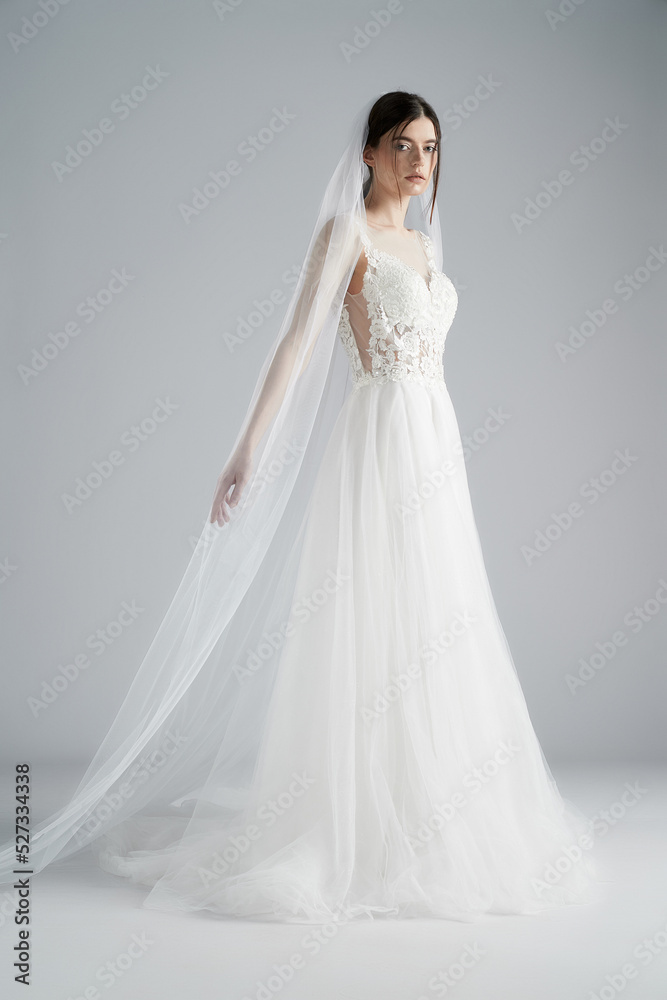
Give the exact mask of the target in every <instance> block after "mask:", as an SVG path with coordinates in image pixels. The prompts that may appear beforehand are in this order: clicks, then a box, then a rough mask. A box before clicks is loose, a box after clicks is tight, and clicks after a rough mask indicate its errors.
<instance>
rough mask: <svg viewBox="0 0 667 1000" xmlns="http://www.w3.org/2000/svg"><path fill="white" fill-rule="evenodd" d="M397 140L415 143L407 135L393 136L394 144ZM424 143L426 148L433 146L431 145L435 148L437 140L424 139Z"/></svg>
mask: <svg viewBox="0 0 667 1000" xmlns="http://www.w3.org/2000/svg"><path fill="white" fill-rule="evenodd" d="M398 139H407V141H408V142H414V141H415V140H414V139H411V138H410V136H409V135H395V136H394V142H397V141H398ZM424 143H425V145H427V146H433V145H436V146H437V144H438V140H437V139H435V138H433V139H424Z"/></svg>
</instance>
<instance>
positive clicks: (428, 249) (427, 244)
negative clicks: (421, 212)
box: [415, 229, 435, 270]
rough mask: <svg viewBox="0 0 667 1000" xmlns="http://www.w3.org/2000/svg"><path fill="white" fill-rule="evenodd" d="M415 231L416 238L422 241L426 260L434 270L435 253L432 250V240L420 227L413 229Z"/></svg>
mask: <svg viewBox="0 0 667 1000" xmlns="http://www.w3.org/2000/svg"><path fill="white" fill-rule="evenodd" d="M415 232H416V233H417V238H418V239H420V240H421V241H422V246H423V247H424V253H425V254H426V259H427V261H428V262H429V264H430V266H431V268H432V269H433V270H435V254H434V252H433V242H432V240H431V237H430V236H427V235H426V233H422V231H421V229H415Z"/></svg>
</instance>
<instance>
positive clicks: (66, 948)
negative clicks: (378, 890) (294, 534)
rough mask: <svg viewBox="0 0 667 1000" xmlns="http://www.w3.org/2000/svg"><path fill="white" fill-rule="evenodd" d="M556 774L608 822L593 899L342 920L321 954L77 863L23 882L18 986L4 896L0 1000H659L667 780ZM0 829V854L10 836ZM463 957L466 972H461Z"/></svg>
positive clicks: (595, 770) (664, 958) (641, 773)
mask: <svg viewBox="0 0 667 1000" xmlns="http://www.w3.org/2000/svg"><path fill="white" fill-rule="evenodd" d="M36 770H37V771H40V772H41V774H42V779H41V780H42V787H41V790H40V789H39V780H38V782H37V784H38V791H41V795H40V799H41V802H42V804H43V806H44V808H45V809H47V810H48V809H50V808H52V805H51V802H50V801H48V799H49V795H48V794H47V790H49V791H50V795H51V796H52V797H53V803H55V802H59V801H61V798H62V793H61V795H57V794H56V789H57V787H58V786H57V785H56V784H54V782H53V781H52V779H51V778H49V780H48V781H47V780H46V772H45V771H44V770H42V769H36ZM552 770H553V772H554V775H555V777H556V780H557V782H558V785H559V788H560V789H561V792H562V793H563V795H564V796H565V797H566V798H568V799H570V800H571V801H573V802H575V803H576V804H577V805H578V806H579V807H580V808H581V809H582V810H583V811H584V812H585V813H586V814H587V815H588V816H591V817H592V816H593V815H594V814H599V813H600V812H601V811H603V810H609V809H610V810H611V812H612V816H611V822H612V824H613V825H612V826H611V827H610V828H609V830H608V832H606V833H603V834H601V835H599V836H598V837H597V839H596V844H595V853H596V857H597V858H598V859H599V863H600V866H601V868H603V871H604V876H605V877H606V878H608V879H609V881H608V882H605V883H604V884H602V885H600V886H599V889H598V895H599V901H598V902H595V903H590V904H586V905H584V906H568V907H565V908H563V909H561V910H560V911H558V912H551V913H543V914H540V915H538V916H534V917H517V916H511V917H491V918H488V919H487V920H485V921H484V922H482V923H476V924H464V923H458V922H455V921H449V920H400V921H399V920H382V921H363V922H357V921H354V922H352V923H349V924H346V925H342V926H340V927H338V928H334V929H333V931H332V934H331V936H330V937H326V936H324V935H321V943H318V941H317V937H316V935H317V934H318V929H317V928H315V927H310V926H306V925H295V924H291V925H279V924H275V923H265V922H255V921H230V920H226V919H221V918H217V917H215V916H213V915H211V914H207V915H203V914H196V915H192V914H182V915H181V914H178V915H171V914H166V913H160V912H158V911H155V910H146V909H143V908H142V906H141V901H142V898H143V897H144V895H145V890H143V889H140V888H137V887H134V886H131V885H129V884H128V883H126V882H125V881H124V880H121V879H116V878H114V877H113V876H111V875H107V874H106V873H105V872H103V871H101V870H99V869H97V868H95V867H93V865H92V864H91V862H90V860H89V859H88V858H87V857H86V856H84V855H83V854H81V855H78V856H75V857H73V858H70V859H68V860H67V861H66V862H65V863H64V864H62V865H60V866H58V867H56V866H52V867H51V868H50V869H47V870H46V871H45V872H43V873H41V874H40V875H38V876H37V877H36V878H35V879H34V881H33V886H32V924H31V929H32V974H31V986H30V987H29V988H28V989H26V988H25V987H23V986H18V985H15V984H14V982H13V976H14V970H13V968H12V963H13V962H14V957H13V951H12V949H13V947H14V945H15V944H16V943H17V940H18V936H17V935H18V928H17V927H16V926H15V924H14V922H13V910H14V906H15V901H14V897H13V896H12V895H8V894H7V887H0V925H1V926H0V996H2V997H3V1000H4V998H7V1000H12V998H14V997H19V996H20V997H28V998H29V1000H100V998H103V997H109V998H110V1000H152V998H159V1000H272V998H273V997H277V996H278V997H281V998H286V1000H433V998H436V997H443V996H444V997H454V998H456V1000H598V998H599V1000H614V998H615V997H617V996H622V997H623V1000H667V850H666V848H667V769H662V770H660V769H658V768H657V767H656V766H655V765H650V764H646V765H644V764H634V765H626V766H618V767H613V768H610V767H587V768H586V769H576V770H575V769H571V768H569V769H565V768H559V767H556V766H554V765H552ZM626 782H627V783H630V784H631V785H636V787H637V788H638V789H639V798H638V800H637V801H636V803H635V804H634V805H632V806H622V805H619V804H618V803H620V802H621V796H622V794H623V792H624V788H625V785H626ZM64 784H65V785H68V786H69V782H68V781H67V780H65V781H64ZM8 787H9V786H8V784H7V779H5V780H4V781H3V782H2V785H1V788H0V791H2V793H3V794H2V801H3V803H7V802H8V801H9V795H8ZM6 790H7V794H4V793H5V791H6ZM630 798H631V796H629V795H628V796H626V802H627V801H628V800H629V799H630ZM2 830H3V833H4V834H5V836H3V838H2V839H3V841H4V840H6V839H7V836H8V827H7V825H6V823H3V826H2ZM466 949H467V955H468V956H469V958H468V960H467V966H468V967H466V966H465V965H459V964H458V961H459V958H460V957H461V956H462V954H463V953H464V952H465V951H466ZM294 955H300V956H301V962H300V963H299V961H298V959H297V961H296V962H295V964H296V965H299V964H300V966H301V967H299V968H297V969H296V971H293V972H292V975H291V978H290V979H289V981H288V982H285V976H282V977H281V976H280V974H279V971H280V969H282V970H283V971H285V969H286V967H287V966H288V964H289V962H290V958H292V956H294ZM274 966H277V967H278V971H276V968H274ZM463 970H465V971H463ZM441 973H442V975H440V974H441ZM462 973H463V974H462ZM461 974H462V978H461ZM272 977H273V978H272ZM447 979H449V982H450V984H451V985H449V986H448V985H447Z"/></svg>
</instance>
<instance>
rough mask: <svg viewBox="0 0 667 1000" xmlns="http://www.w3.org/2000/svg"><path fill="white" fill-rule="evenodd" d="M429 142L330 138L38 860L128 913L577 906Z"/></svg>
mask: <svg viewBox="0 0 667 1000" xmlns="http://www.w3.org/2000/svg"><path fill="white" fill-rule="evenodd" d="M440 142H441V131H440V125H439V122H438V118H437V116H436V114H435V111H434V110H433V108H432V107H431V106H430V105H429V104H428V103H427V102H426V101H425V100H424V99H423V98H422V97H420V96H419V95H417V94H411V93H406V92H403V91H396V92H391V93H386V94H384V95H382V96H381V97H380V98H379V99H378V100H377V101H375V102H373V105H372V107H371V108H370V109H368V108H367V109H364V112H363V114H362V115H361V116H359V117H358V119H357V122H356V125H355V131H354V135H353V138H352V141H351V142H350V144H349V145H348V147H347V150H346V151H345V153H344V155H343V157H342V158H341V161H340V162H339V164H338V167H337V168H336V171H335V172H334V175H333V177H332V180H331V182H330V184H329V186H328V188H327V194H326V196H325V200H324V202H323V204H322V208H321V211H320V216H319V218H318V222H317V225H316V227H315V231H314V235H313V238H312V240H311V244H310V246H309V252H308V255H307V259H306V264H305V266H304V268H303V270H302V273H301V276H300V279H299V283H298V285H297V288H296V291H295V293H294V296H293V299H292V301H291V303H290V306H289V308H288V310H287V314H286V316H285V319H284V322H283V324H282V326H281V329H280V332H279V335H278V338H277V340H276V342H275V344H274V347H273V350H272V352H271V353H270V355H269V357H268V358H267V360H266V362H265V365H264V367H263V370H262V372H261V374H260V378H259V381H258V383H257V387H256V389H255V392H254V394H253V398H252V400H251V403H250V407H249V409H248V412H247V414H246V418H245V421H244V423H243V426H242V427H241V430H240V431H239V434H238V437H237V441H236V444H235V446H234V448H233V450H232V454H231V456H230V458H229V459H228V461H227V463H226V465H225V467H224V469H223V472H222V474H221V476H220V478H219V480H218V484H217V488H216V492H215V497H214V500H213V504H212V507H211V510H210V513H209V515H208V519H209V522H210V523H209V525H208V526H207V528H206V529H205V530H204V532H203V533H202V539H201V541H200V545H199V546H198V550H197V552H196V553H195V555H194V557H193V561H192V563H191V565H190V567H188V571H187V573H186V576H185V578H184V580H183V582H182V584H181V587H180V589H179V591H178V593H177V595H176V597H175V598H174V602H173V603H172V606H171V608H170V609H169V612H168V613H167V616H166V618H165V621H164V622H163V624H162V626H161V628H160V630H159V631H158V635H157V636H156V639H155V641H154V643H153V645H152V647H151V650H149V653H148V654H147V657H146V660H145V661H144V663H143V664H142V667H141V670H140V672H139V674H138V675H137V679H136V680H135V683H134V684H133V687H132V688H131V690H130V692H129V694H128V696H127V698H126V700H125V702H124V704H123V706H122V707H121V711H120V712H119V716H118V719H117V720H116V722H115V723H114V726H113V727H112V730H111V732H110V734H109V735H108V736H107V738H106V740H105V743H104V744H103V746H102V748H101V749H100V752H99V753H98V755H97V757H96V759H95V760H94V761H93V763H92V764H91V767H90V768H89V770H88V773H87V775H86V776H85V777H84V779H83V781H82V784H81V786H80V788H79V790H78V791H77V793H76V795H75V797H74V800H73V802H72V803H71V804H70V807H69V811H63V812H62V814H59V816H58V817H57V818H56V819H55V820H54V822H53V823H52V825H51V828H50V829H49V828H46V829H44V830H42V831H40V836H41V838H42V839H41V842H40V841H39V840H38V848H39V850H40V851H41V852H42V854H41V856H40V860H43V861H44V862H46V861H47V860H48V859H49V857H54V856H64V855H65V854H67V853H71V851H72V850H74V849H76V847H77V846H82V845H83V844H85V843H91V844H92V845H93V847H94V850H95V852H96V855H97V858H98V860H99V862H100V864H102V865H103V867H105V868H106V869H107V870H109V871H111V872H114V873H116V874H119V875H124V876H127V877H129V878H131V879H133V880H134V881H136V882H140V883H142V884H145V885H148V886H150V887H151V892H150V893H149V894H148V896H147V898H146V900H145V903H144V905H146V906H149V907H156V908H163V909H169V908H176V909H185V910H196V909H204V910H210V911H213V912H215V913H221V914H227V915H235V916H244V917H252V916H258V917H262V918H264V919H266V918H269V919H276V920H286V921H298V922H313V923H327V922H329V921H331V920H334V921H335V920H340V919H346V920H347V919H351V918H354V917H357V916H362V915H364V916H371V917H373V916H379V915H388V916H401V917H402V916H420V915H421V916H434V917H450V918H454V919H461V920H476V919H479V918H480V917H481V916H482V915H484V914H485V913H488V912H492V913H532V912H536V911H538V910H540V909H543V908H545V907H547V906H551V905H554V904H556V905H557V904H561V903H564V902H578V901H583V900H585V899H586V898H587V893H588V888H589V886H590V881H591V877H592V875H593V866H592V864H591V863H590V861H589V857H588V851H587V850H585V849H582V843H583V841H582V838H583V837H584V836H585V834H586V823H585V820H584V818H583V816H582V815H581V814H580V813H579V812H578V810H577V809H576V808H575V807H574V806H572V805H570V804H569V803H566V802H565V801H564V800H563V799H562V797H561V796H560V794H559V792H558V789H557V787H556V784H555V782H554V780H553V777H552V775H551V772H550V771H549V768H548V765H547V762H546V760H545V759H544V756H543V754H542V751H541V748H540V745H539V742H538V740H537V737H536V735H535V733H534V731H533V728H532V725H531V721H530V718H529V714H528V710H527V707H526V703H525V700H524V697H523V694H522V691H521V687H520V684H519V681H518V678H517V674H516V671H515V668H514V665H513V662H512V658H511V654H510V651H509V649H508V646H507V642H506V639H505V636H504V633H503V631H502V627H501V625H500V622H499V620H498V616H497V613H496V609H495V605H494V601H493V597H492V594H491V591H490V588H489V583H488V579H487V575H486V571H485V567H484V561H483V557H482V552H481V548H480V543H479V537H478V534H477V530H476V527H475V521H474V516H473V511H472V506H471V502H470V495H469V492H468V485H467V479H466V470H465V464H464V460H463V450H462V447H461V439H460V435H459V431H458V427H457V422H456V417H455V414H454V411H453V408H452V403H451V400H450V397H449V394H448V392H447V388H446V384H445V380H444V370H443V351H444V345H445V338H446V335H447V332H448V330H449V328H450V326H451V324H452V321H453V319H454V315H455V313H456V309H457V294H456V290H455V288H454V286H453V284H452V282H451V281H450V279H449V278H448V277H447V276H446V274H445V273H444V272H443V270H442V266H441V247H440V232H439V224H438V216H437V208H436V205H435V195H436V192H437V188H438V176H439V164H440V155H441V150H440ZM429 189H430V190H431V199H430V210H428V209H427V193H428V191H429ZM419 210H421V212H422V214H421V216H420V215H419V214H417V215H416V219H417V222H418V225H416V226H414V227H408V226H406V221H407V218H408V215H409V214H410V213H412V214H413V215H415V214H416V213H418V212H419ZM169 738H171V743H170V746H173V745H175V749H170V750H169V751H168V752H167V751H166V750H165V748H164V742H165V740H168V739H169ZM161 741H162V742H161ZM160 752H161V757H160V756H157V755H158V754H160ZM149 762H150V766H149ZM143 772H148V774H147V776H145V775H144V774H143ZM123 785H124V786H125V791H124V792H123ZM160 804H161V806H162V808H161V810H158V809H157V806H158V805H160ZM148 805H150V806H151V809H152V811H153V815H152V816H148V815H137V814H138V813H139V812H140V810H144V812H145V808H144V807H145V806H148ZM101 806H106V807H107V808H106V810H105V809H101ZM158 812H161V813H162V814H161V815H157V813H158ZM588 846H590V845H589V844H588V845H586V847H588Z"/></svg>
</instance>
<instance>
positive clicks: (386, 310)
mask: <svg viewBox="0 0 667 1000" xmlns="http://www.w3.org/2000/svg"><path fill="white" fill-rule="evenodd" d="M360 233H361V240H362V244H363V247H364V250H365V253H366V258H367V261H368V266H367V268H366V272H365V274H364V280H363V284H362V292H363V297H364V300H365V302H366V305H367V309H368V317H369V321H370V340H369V344H368V348H367V350H366V351H365V352H364V353H365V354H367V356H368V358H369V360H370V363H371V368H370V370H368V369H367V368H366V367H364V365H363V364H362V361H361V357H360V354H359V347H358V345H357V341H356V339H355V336H354V331H353V330H352V326H351V324H350V315H349V312H348V310H347V306H346V305H343V309H342V312H341V316H340V322H339V326H338V332H339V335H340V337H341V340H342V342H343V345H344V347H345V350H346V352H347V356H348V359H349V361H350V366H351V369H352V380H353V384H354V387H355V388H357V387H358V386H361V385H366V384H369V383H378V382H389V381H391V382H398V381H402V380H409V381H416V382H422V383H424V384H425V385H428V386H430V387H432V388H437V386H438V385H444V373H443V367H442V356H443V352H444V348H445V338H446V336H447V333H448V331H449V328H450V326H451V324H452V321H453V319H454V315H455V313H456V308H457V305H458V297H457V294H456V289H455V288H454V285H453V284H452V282H451V281H450V279H449V278H448V277H447V275H446V274H444V273H443V272H442V271H438V270H437V269H436V266H435V258H434V254H433V245H432V243H431V240H430V238H429V237H428V236H427V235H426V234H425V233H421V232H419V231H417V238H418V239H421V240H422V244H423V247H424V251H425V254H426V259H427V262H428V272H429V280H428V282H427V281H425V280H424V278H423V277H422V276H421V274H419V272H418V271H416V270H415V268H413V267H412V266H411V265H410V264H408V263H407V262H406V261H404V260H402V259H401V258H400V257H395V256H394V255H393V254H390V253H387V252H385V251H384V250H380V249H379V248H377V247H376V246H375V245H374V244H373V243H372V242H371V240H370V239H369V237H368V235H367V234H366V233H365V232H364V231H363V229H362V228H361V227H360Z"/></svg>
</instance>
